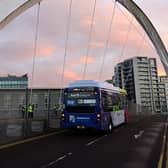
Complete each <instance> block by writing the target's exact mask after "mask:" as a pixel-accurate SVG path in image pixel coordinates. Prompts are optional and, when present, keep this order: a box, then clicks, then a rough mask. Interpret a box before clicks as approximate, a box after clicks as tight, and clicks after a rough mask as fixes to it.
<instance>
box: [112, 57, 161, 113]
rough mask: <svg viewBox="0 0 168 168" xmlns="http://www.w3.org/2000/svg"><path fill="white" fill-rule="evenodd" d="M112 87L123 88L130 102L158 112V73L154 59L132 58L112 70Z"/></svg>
mask: <svg viewBox="0 0 168 168" xmlns="http://www.w3.org/2000/svg"><path fill="white" fill-rule="evenodd" d="M114 74H115V75H114V85H115V86H118V87H121V88H125V89H126V90H127V92H128V100H129V101H130V102H133V103H136V104H139V105H141V106H144V107H147V108H148V109H149V110H150V111H152V112H153V113H154V112H160V111H161V109H160V97H159V86H158V72H157V64H156V59H155V58H147V57H133V58H130V59H127V60H125V61H123V62H122V63H119V64H117V65H116V66H115V69H114Z"/></svg>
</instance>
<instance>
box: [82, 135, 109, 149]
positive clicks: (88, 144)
mask: <svg viewBox="0 0 168 168" xmlns="http://www.w3.org/2000/svg"><path fill="white" fill-rule="evenodd" d="M106 136H107V135H103V136H101V137H99V138H97V139H95V140H93V141H90V142H88V143H87V144H85V146H90V145H92V144H94V143H96V142H98V141H100V140H101V139H103V138H104V137H106Z"/></svg>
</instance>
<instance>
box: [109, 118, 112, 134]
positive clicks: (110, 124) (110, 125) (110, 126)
mask: <svg viewBox="0 0 168 168" xmlns="http://www.w3.org/2000/svg"><path fill="white" fill-rule="evenodd" d="M112 129H113V123H112V121H111V120H110V121H109V124H108V131H109V132H111V131H112Z"/></svg>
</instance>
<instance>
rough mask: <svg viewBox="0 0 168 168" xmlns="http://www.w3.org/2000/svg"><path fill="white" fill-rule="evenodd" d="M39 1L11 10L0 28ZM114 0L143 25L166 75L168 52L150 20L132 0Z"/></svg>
mask: <svg viewBox="0 0 168 168" xmlns="http://www.w3.org/2000/svg"><path fill="white" fill-rule="evenodd" d="M40 1H42V0H27V1H26V2H25V3H23V4H22V5H20V6H19V7H18V8H17V9H15V10H14V11H12V12H11V13H10V14H9V15H8V16H6V17H5V18H4V19H3V20H2V21H1V22H0V29H2V28H3V27H4V26H6V25H7V24H8V23H9V22H10V21H11V20H13V19H14V18H15V17H17V16H18V15H20V14H21V13H23V12H24V11H25V10H27V9H28V8H30V7H32V6H33V5H35V4H37V3H39V2H40ZM116 1H117V2H119V3H120V4H121V5H122V6H124V7H125V8H126V9H127V10H128V11H129V12H130V13H131V14H132V15H133V16H134V17H135V18H136V20H137V21H138V22H139V24H140V25H141V26H142V27H143V29H144V30H145V32H146V33H147V35H148V37H149V38H150V40H151V42H152V43H153V45H154V47H155V49H156V51H157V53H158V55H159V56H160V60H161V62H162V64H163V66H164V69H165V71H166V73H167V75H168V52H167V50H166V47H165V46H164V43H163V41H162V40H161V38H160V36H159V34H158V32H157V30H156V29H155V27H154V25H153V24H152V22H151V21H150V20H149V18H148V17H147V15H146V14H145V13H144V12H143V11H142V9H141V8H140V7H139V6H138V5H137V4H136V3H135V2H134V1H133V0H116Z"/></svg>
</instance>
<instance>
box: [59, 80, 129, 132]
mask: <svg viewBox="0 0 168 168" xmlns="http://www.w3.org/2000/svg"><path fill="white" fill-rule="evenodd" d="M126 95H127V93H126V91H125V90H124V89H119V88H117V87H114V86H113V85H112V84H109V83H107V82H98V81H94V80H78V81H74V82H72V83H70V84H69V85H68V87H66V88H65V89H64V93H63V111H62V113H61V128H94V129H97V130H109V131H111V130H112V128H113V127H115V126H118V125H120V124H122V123H125V122H127V121H128V111H127V100H126Z"/></svg>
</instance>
